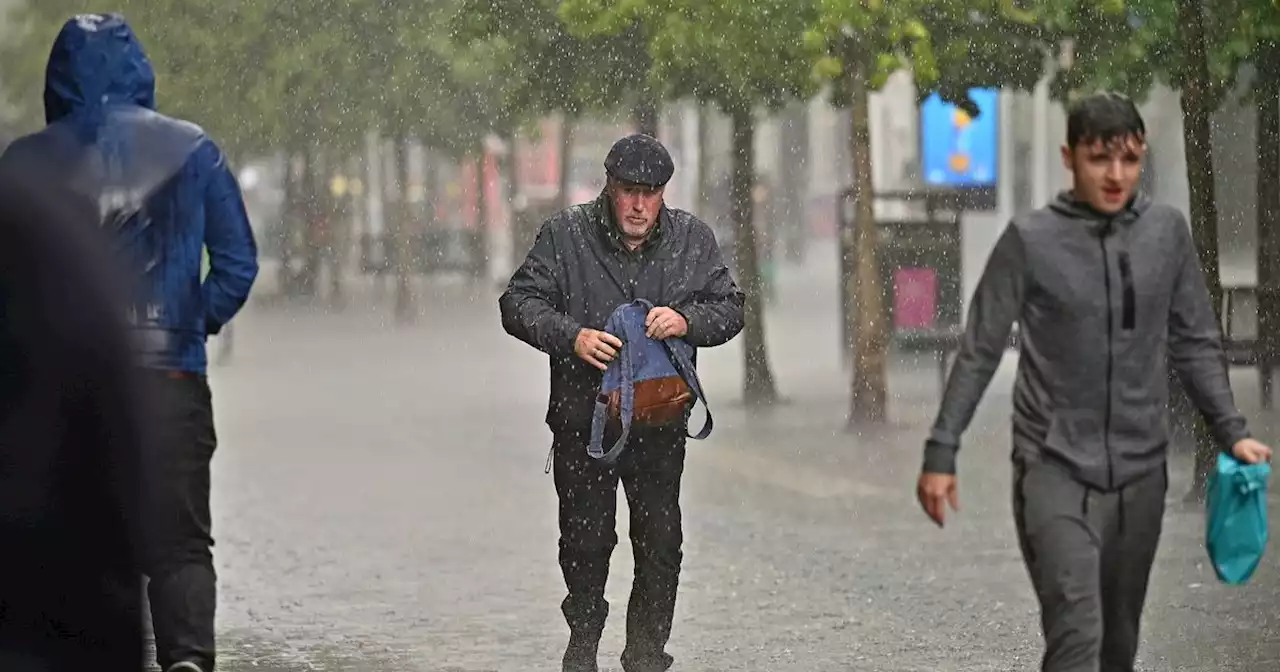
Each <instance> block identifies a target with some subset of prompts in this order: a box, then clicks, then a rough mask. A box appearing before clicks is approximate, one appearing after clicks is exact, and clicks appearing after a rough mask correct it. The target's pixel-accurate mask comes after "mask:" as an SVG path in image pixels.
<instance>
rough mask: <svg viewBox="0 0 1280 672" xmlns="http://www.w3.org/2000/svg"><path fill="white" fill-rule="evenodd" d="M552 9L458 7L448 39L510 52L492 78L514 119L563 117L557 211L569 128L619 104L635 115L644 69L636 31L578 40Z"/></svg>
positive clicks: (563, 192)
mask: <svg viewBox="0 0 1280 672" xmlns="http://www.w3.org/2000/svg"><path fill="white" fill-rule="evenodd" d="M558 8H559V3H558V2H557V0H537V1H534V2H523V3H512V2H501V1H499V0H463V5H462V9H461V11H460V12H458V14H457V15H456V16H455V18H454V27H453V33H454V35H455V38H454V39H455V40H456V41H457V42H459V43H462V44H466V45H476V44H484V43H488V44H492V45H500V47H499V48H503V49H505V50H506V51H507V52H508V53H510V59H509V61H508V67H507V68H506V69H505V70H503V71H501V72H495V73H494V74H493V77H494V78H495V79H497V80H500V81H501V82H502V84H503V86H505V87H506V88H507V91H508V96H507V98H506V103H507V105H508V106H509V110H510V114H512V115H513V119H518V120H520V121H534V120H536V119H539V118H541V117H542V116H543V115H545V114H549V113H554V112H558V113H560V114H561V115H562V133H561V171H560V173H561V175H560V179H561V185H560V199H561V202H560V204H559V205H560V207H567V206H568V205H570V203H568V200H567V199H568V198H569V188H568V187H569V172H570V161H569V159H570V155H571V153H572V135H573V129H574V126H576V124H577V121H578V120H579V119H581V118H582V117H584V116H586V115H588V114H590V113H592V112H598V111H613V110H616V109H618V108H620V107H623V106H626V105H633V106H636V107H635V109H636V110H637V111H641V110H640V108H641V107H643V106H639V101H641V100H644V99H645V98H647V94H648V88H647V82H648V78H647V76H648V72H649V67H650V64H649V60H648V54H647V52H646V51H645V49H644V41H643V37H642V36H641V35H640V33H639V31H638V30H637V29H636V27H635V26H626V27H624V28H623V29H621V30H619V31H618V32H617V33H608V34H593V35H577V34H574V33H572V32H570V31H569V30H568V28H567V27H566V26H565V24H564V23H563V22H562V21H561V20H560V18H559V16H558V15H557V11H558ZM640 125H641V126H644V124H640ZM654 132H655V134H656V131H654Z"/></svg>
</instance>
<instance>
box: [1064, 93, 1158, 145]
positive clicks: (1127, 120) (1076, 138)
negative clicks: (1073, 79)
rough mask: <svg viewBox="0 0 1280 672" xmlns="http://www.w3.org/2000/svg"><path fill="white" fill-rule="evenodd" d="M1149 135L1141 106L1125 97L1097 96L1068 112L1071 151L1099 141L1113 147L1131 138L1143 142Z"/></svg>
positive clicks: (1080, 103)
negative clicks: (1080, 145) (1140, 110)
mask: <svg viewBox="0 0 1280 672" xmlns="http://www.w3.org/2000/svg"><path fill="white" fill-rule="evenodd" d="M1146 134H1147V126H1146V124H1145V123H1143V121H1142V115H1141V114H1140V113H1139V112H1138V106H1136V105H1134V104H1133V101H1132V100H1130V99H1129V98H1128V97H1127V96H1125V95H1123V94H1119V93H1114V92H1111V91H1104V92H1102V93H1095V94H1092V95H1088V96H1085V97H1084V98H1081V99H1079V100H1077V101H1075V102H1074V103H1072V104H1071V106H1070V108H1069V109H1068V110H1067V146H1068V147H1072V148H1074V147H1076V146H1078V145H1079V144H1080V143H1082V142H1084V143H1092V142H1095V141H1098V140H1101V141H1102V142H1104V143H1110V142H1112V141H1115V140H1120V139H1122V138H1127V137H1130V136H1136V137H1138V138H1143V137H1145V136H1146Z"/></svg>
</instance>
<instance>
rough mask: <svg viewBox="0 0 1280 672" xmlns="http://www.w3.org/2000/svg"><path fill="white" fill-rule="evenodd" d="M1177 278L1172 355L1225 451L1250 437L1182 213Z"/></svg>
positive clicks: (1171, 310)
mask: <svg viewBox="0 0 1280 672" xmlns="http://www.w3.org/2000/svg"><path fill="white" fill-rule="evenodd" d="M1177 228H1178V240H1179V245H1178V247H1179V250H1178V252H1177V255H1176V256H1175V259H1177V260H1178V262H1177V263H1178V266H1179V268H1178V274H1177V280H1176V281H1175V284H1174V287H1173V296H1172V300H1171V301H1170V303H1169V356H1170V360H1171V362H1172V364H1173V368H1174V370H1175V371H1176V372H1177V373H1178V378H1179V379H1180V380H1181V381H1182V386H1183V387H1184V388H1185V389H1186V390H1187V395H1188V396H1189V397H1191V401H1192V403H1194V404H1195V405H1196V408H1198V409H1199V410H1200V413H1201V414H1202V415H1203V416H1204V419H1205V422H1207V423H1208V424H1209V428H1210V431H1212V433H1213V437H1214V439H1215V440H1216V441H1217V442H1218V445H1219V447H1220V448H1221V449H1222V450H1231V447H1232V446H1234V445H1235V444H1236V442H1237V441H1239V440H1241V439H1246V438H1249V430H1248V429H1247V428H1246V426H1245V420H1244V416H1242V415H1241V414H1240V411H1238V410H1237V409H1236V404H1235V399H1234V397H1233V395H1232V393H1231V382H1230V379H1229V378H1228V377H1227V360H1226V355H1225V353H1223V350H1222V335H1221V330H1220V328H1219V325H1218V319H1217V316H1216V315H1215V313H1214V310H1213V305H1212V302H1211V301H1210V298H1209V289H1208V287H1207V286H1206V285H1205V280H1204V273H1203V271H1201V270H1200V258H1199V255H1197V254H1196V248H1195V243H1194V242H1193V241H1192V240H1191V232H1190V231H1189V229H1188V227H1187V223H1186V220H1184V219H1182V217H1181V215H1179V216H1178V227H1177Z"/></svg>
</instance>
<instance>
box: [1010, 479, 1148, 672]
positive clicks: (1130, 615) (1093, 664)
mask: <svg viewBox="0 0 1280 672" xmlns="http://www.w3.org/2000/svg"><path fill="white" fill-rule="evenodd" d="M1168 484H1169V481H1168V473H1167V471H1166V468H1165V467H1161V468H1159V469H1157V470H1155V471H1154V472H1152V473H1150V474H1148V475H1146V476H1143V477H1142V478H1140V479H1138V480H1137V481H1135V482H1133V483H1130V484H1128V485H1126V486H1125V487H1123V488H1121V489H1119V490H1116V491H1113V492H1101V491H1098V490H1093V489H1091V488H1089V487H1088V486H1085V485H1083V484H1081V483H1079V482H1077V481H1076V480H1075V479H1073V478H1071V476H1070V475H1068V474H1067V473H1066V472H1065V471H1063V470H1062V469H1061V468H1060V467H1057V466H1056V465H1053V464H1049V463H1029V464H1026V465H1017V466H1015V469H1014V488H1013V490H1014V493H1013V494H1014V497H1013V499H1014V502H1013V511H1014V520H1015V524H1016V526H1017V530H1018V541H1019V544H1020V545H1021V547H1022V556H1023V559H1024V560H1025V561H1026V565H1027V571H1028V573H1029V574H1030V575H1031V583H1032V585H1033V586H1034V587H1035V591H1036V596H1037V597H1038V598H1039V600H1040V614H1041V625H1042V627H1043V628H1044V639H1045V654H1044V661H1043V664H1042V667H1041V669H1042V670H1043V671H1044V672H1132V670H1133V669H1134V667H1133V665H1134V659H1135V658H1136V657H1137V653H1138V634H1139V623H1140V621H1141V618H1142V607H1143V603H1144V602H1145V601H1146V596H1147V582H1148V578H1149V577H1150V575H1151V566H1152V564H1153V563H1154V562H1155V556H1156V547H1157V546H1158V545H1159V543H1160V531H1161V525H1162V522H1163V518H1164V499H1165V494H1166V492H1167V490H1168Z"/></svg>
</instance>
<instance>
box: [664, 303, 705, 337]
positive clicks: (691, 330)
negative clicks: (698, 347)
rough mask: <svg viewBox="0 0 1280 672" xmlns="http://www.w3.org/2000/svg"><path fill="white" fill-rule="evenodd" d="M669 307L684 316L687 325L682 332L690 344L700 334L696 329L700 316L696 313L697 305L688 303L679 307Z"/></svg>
mask: <svg viewBox="0 0 1280 672" xmlns="http://www.w3.org/2000/svg"><path fill="white" fill-rule="evenodd" d="M671 309H672V310H674V311H676V312H677V313H679V314H680V317H683V318H684V323H685V326H686V327H687V329H686V330H685V334H684V340H685V341H687V342H689V343H690V344H692V343H693V342H695V341H698V338H699V336H701V335H702V334H701V332H699V331H698V324H699V321H700V320H699V318H700V317H701V316H700V315H698V306H696V305H692V304H690V305H685V306H681V307H679V308H676V307H674V306H672V308H671Z"/></svg>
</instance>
